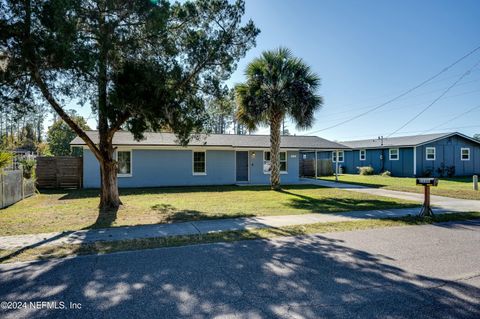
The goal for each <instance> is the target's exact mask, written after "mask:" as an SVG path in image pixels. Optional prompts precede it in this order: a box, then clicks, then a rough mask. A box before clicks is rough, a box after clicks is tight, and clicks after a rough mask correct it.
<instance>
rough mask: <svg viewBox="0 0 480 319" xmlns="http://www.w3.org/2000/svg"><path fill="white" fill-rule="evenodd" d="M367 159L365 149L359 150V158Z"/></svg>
mask: <svg viewBox="0 0 480 319" xmlns="http://www.w3.org/2000/svg"><path fill="white" fill-rule="evenodd" d="M366 159H367V150H360V160H361V161H364V160H366Z"/></svg>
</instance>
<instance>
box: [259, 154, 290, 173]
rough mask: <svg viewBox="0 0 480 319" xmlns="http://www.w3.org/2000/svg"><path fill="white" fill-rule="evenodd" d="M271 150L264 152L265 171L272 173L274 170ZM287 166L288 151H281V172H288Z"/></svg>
mask: <svg viewBox="0 0 480 319" xmlns="http://www.w3.org/2000/svg"><path fill="white" fill-rule="evenodd" d="M270 161H271V157H270V152H263V172H264V173H265V174H268V173H270V171H271V170H272V167H271V166H272V164H271V162H270ZM287 170H288V167H287V152H280V173H286V172H287Z"/></svg>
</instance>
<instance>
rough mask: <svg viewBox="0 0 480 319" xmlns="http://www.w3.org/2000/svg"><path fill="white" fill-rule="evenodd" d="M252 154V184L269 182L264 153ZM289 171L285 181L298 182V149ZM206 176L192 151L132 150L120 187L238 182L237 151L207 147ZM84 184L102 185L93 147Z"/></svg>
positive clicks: (291, 157)
mask: <svg viewBox="0 0 480 319" xmlns="http://www.w3.org/2000/svg"><path fill="white" fill-rule="evenodd" d="M252 153H253V151H250V152H249V155H250V183H252V184H268V183H269V182H270V179H269V176H270V175H268V174H264V173H263V152H262V151H255V153H256V155H255V158H254V159H253V158H252ZM287 158H288V164H287V165H288V174H282V175H281V182H282V183H284V184H289V183H296V182H298V181H299V162H298V160H299V158H298V152H288V154H287ZM206 159H207V160H206V161H207V164H206V165H207V175H197V176H194V175H193V174H192V151H191V150H138V149H134V150H132V176H131V177H119V178H118V185H119V187H157V186H190V185H229V184H235V183H236V180H235V179H236V175H235V151H227V150H225V151H220V150H207V151H206ZM83 185H84V187H85V188H98V187H100V170H99V165H98V162H97V159H96V158H95V157H94V155H93V154H92V153H91V151H90V150H88V149H84V154H83Z"/></svg>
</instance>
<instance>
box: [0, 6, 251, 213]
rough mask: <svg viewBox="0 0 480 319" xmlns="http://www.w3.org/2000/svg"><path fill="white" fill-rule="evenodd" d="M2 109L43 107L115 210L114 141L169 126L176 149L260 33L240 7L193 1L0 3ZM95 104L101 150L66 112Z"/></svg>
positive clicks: (199, 125) (197, 127) (102, 203)
mask: <svg viewBox="0 0 480 319" xmlns="http://www.w3.org/2000/svg"><path fill="white" fill-rule="evenodd" d="M0 7H1V8H2V10H1V11H0V70H1V71H0V85H1V87H0V102H2V103H12V104H15V105H21V106H25V107H28V106H29V105H31V104H35V103H39V102H40V101H45V102H46V103H47V104H48V105H50V106H51V107H52V108H53V109H54V110H55V112H56V113H57V114H58V115H59V116H60V117H61V118H62V119H63V120H64V121H65V122H66V123H67V124H68V125H69V126H70V127H71V128H72V129H73V130H74V131H75V133H76V134H77V135H78V136H79V137H81V138H82V139H83V140H84V141H85V143H86V145H87V146H88V147H89V149H90V150H91V151H92V153H93V154H94V155H95V157H96V158H97V160H98V162H99V163H100V170H101V194H100V198H101V200H100V208H104V209H108V208H117V207H118V206H119V205H120V204H121V201H120V198H119V195H118V187H117V176H116V169H117V168H116V161H115V160H114V151H115V150H114V146H113V145H112V139H113V136H114V134H115V132H117V131H118V130H120V129H122V128H125V129H128V130H129V131H131V132H132V133H133V134H134V136H135V137H136V138H141V137H142V133H143V132H145V131H146V130H158V129H160V128H163V127H168V128H170V129H171V130H173V131H174V132H175V133H176V134H177V136H178V138H179V141H180V142H181V143H184V144H186V143H188V140H189V139H190V136H192V133H195V132H199V131H201V129H202V124H203V123H204V122H205V117H206V112H205V106H204V100H205V98H206V97H208V96H212V95H218V92H219V90H221V89H222V82H223V81H224V80H226V79H227V78H228V77H229V76H230V74H231V73H232V72H233V70H234V69H235V67H236V62H237V61H238V60H239V59H240V58H241V57H243V56H244V55H245V53H246V51H247V50H248V49H249V48H251V47H252V46H253V45H254V44H255V38H256V36H257V34H258V33H259V30H258V29H257V28H256V27H255V25H254V24H253V22H252V21H246V22H245V23H243V22H242V16H243V14H244V2H243V1H242V0H238V1H236V2H234V3H230V2H229V1H227V0H198V1H182V2H181V3H178V2H176V3H173V4H172V3H170V2H168V1H166V0H163V1H162V0H160V1H153V0H152V1H148V0H129V1H125V0H122V1H121V0H35V1H31V0H0ZM72 98H74V99H75V101H76V102H80V103H83V104H85V103H91V105H92V107H93V111H94V114H95V115H96V117H97V121H98V132H99V142H98V144H96V143H95V142H94V141H92V140H91V139H90V138H89V137H88V136H87V134H86V133H85V131H84V130H82V128H81V127H79V126H78V125H77V124H76V123H75V121H73V120H72V118H71V116H69V115H68V114H67V112H66V111H65V108H66V104H67V102H68V100H69V99H72Z"/></svg>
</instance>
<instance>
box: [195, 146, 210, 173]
mask: <svg viewBox="0 0 480 319" xmlns="http://www.w3.org/2000/svg"><path fill="white" fill-rule="evenodd" d="M206 162H207V161H206V153H205V152H204V151H202V152H193V175H207V166H206Z"/></svg>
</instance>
